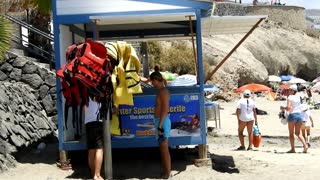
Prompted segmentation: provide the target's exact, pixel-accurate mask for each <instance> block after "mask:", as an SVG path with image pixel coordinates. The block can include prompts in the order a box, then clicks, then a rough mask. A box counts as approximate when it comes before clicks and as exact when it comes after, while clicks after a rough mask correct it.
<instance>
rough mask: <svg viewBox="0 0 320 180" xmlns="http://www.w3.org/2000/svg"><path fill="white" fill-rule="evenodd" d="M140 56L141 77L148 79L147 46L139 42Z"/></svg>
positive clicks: (145, 43)
mask: <svg viewBox="0 0 320 180" xmlns="http://www.w3.org/2000/svg"><path fill="white" fill-rule="evenodd" d="M140 52H141V55H142V56H143V58H142V59H143V61H142V62H143V76H144V77H149V57H148V44H147V42H141V50H140Z"/></svg>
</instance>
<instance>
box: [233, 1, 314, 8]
mask: <svg viewBox="0 0 320 180" xmlns="http://www.w3.org/2000/svg"><path fill="white" fill-rule="evenodd" d="M237 1H238V0H237ZM258 1H259V0H258ZM266 1H267V0H260V2H266ZM270 1H271V0H269V2H270ZM242 2H244V3H252V0H242ZM281 3H286V5H294V6H302V7H305V8H306V9H320V0H281Z"/></svg>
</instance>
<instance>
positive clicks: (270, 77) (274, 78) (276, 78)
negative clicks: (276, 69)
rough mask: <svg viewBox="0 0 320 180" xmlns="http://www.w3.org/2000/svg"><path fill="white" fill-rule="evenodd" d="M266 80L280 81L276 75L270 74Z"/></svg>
mask: <svg viewBox="0 0 320 180" xmlns="http://www.w3.org/2000/svg"><path fill="white" fill-rule="evenodd" d="M268 81H269V82H281V78H280V77H279V76H276V75H270V76H268Z"/></svg>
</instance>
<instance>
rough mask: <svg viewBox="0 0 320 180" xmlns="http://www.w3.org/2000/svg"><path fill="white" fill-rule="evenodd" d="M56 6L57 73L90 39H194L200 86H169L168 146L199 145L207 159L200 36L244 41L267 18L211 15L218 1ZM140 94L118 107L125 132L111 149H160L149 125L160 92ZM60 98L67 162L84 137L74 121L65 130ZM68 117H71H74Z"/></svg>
mask: <svg viewBox="0 0 320 180" xmlns="http://www.w3.org/2000/svg"><path fill="white" fill-rule="evenodd" d="M52 7H53V20H54V21H53V22H54V23H53V27H54V35H55V36H54V42H55V43H54V49H55V63H56V69H58V68H59V67H61V65H62V64H64V63H65V61H66V60H65V52H66V48H67V47H68V46H69V45H71V44H73V43H75V42H83V41H84V40H85V39H87V38H92V39H98V40H102V41H126V42H139V41H140V42H141V41H143V42H144V41H150V40H153V41H154V40H179V39H183V40H191V41H193V42H194V43H195V44H194V47H196V49H194V54H195V67H196V72H197V78H198V83H197V85H194V86H175V87H169V91H170V94H171V97H170V112H169V115H170V119H171V121H172V130H171V137H170V139H169V145H170V146H173V147H174V146H179V145H198V146H199V159H206V158H207V150H206V143H207V142H206V118H205V109H204V108H205V106H204V103H205V100H204V82H205V80H206V79H205V77H204V74H203V62H202V36H210V35H218V34H234V33H243V34H245V36H244V38H243V39H242V40H241V41H243V40H244V39H245V38H246V37H247V36H248V35H249V34H250V33H251V32H252V31H253V29H254V28H256V27H257V26H258V25H259V24H260V23H261V22H262V21H263V19H265V18H266V16H241V17H240V16H236V17H234V16H228V17H220V16H219V17H217V16H212V12H213V9H214V3H213V2H211V1H209V0H175V1H172V0H90V1H78V0H55V1H52ZM212 38H214V36H213V37H212ZM241 43H242V42H239V43H238V44H237V45H236V46H235V47H234V48H233V49H232V50H231V52H230V53H229V54H228V55H227V57H229V56H230V55H231V54H232V52H233V51H234V50H235V49H236V48H237V47H238V46H239V45H240V44H241ZM227 57H226V58H225V59H224V60H223V61H222V62H221V63H219V65H218V66H217V67H218V68H219V67H220V66H221V65H222V64H223V62H224V61H225V60H226V59H227ZM141 63H142V64H143V62H141ZM216 70H217V68H216V69H215V70H214V71H213V72H212V74H213V73H214V72H215V71H216ZM60 90H61V86H60V80H59V79H58V78H57V92H60ZM142 90H143V93H141V94H135V95H134V97H133V98H134V105H133V106H128V105H123V106H120V109H119V111H120V115H119V117H120V118H119V119H120V124H121V134H120V135H119V136H112V137H111V147H112V148H134V147H154V146H158V142H157V140H156V138H155V136H154V129H153V126H152V125H151V126H150V124H152V123H151V122H152V121H153V109H152V108H153V107H154V103H155V95H156V94H155V93H156V90H155V89H154V88H142ZM57 95H58V101H57V107H58V129H59V151H60V159H66V157H65V156H66V155H65V154H66V153H65V152H66V151H73V150H84V149H86V140H85V135H83V134H82V135H80V138H79V137H78V138H75V135H74V134H75V131H77V130H79V129H76V128H75V127H73V126H72V123H71V120H69V121H68V123H69V124H68V129H66V127H65V120H64V98H63V96H62V95H61V93H58V94H57ZM70 111H71V110H70ZM69 114H70V116H71V114H72V113H69ZM191 116H193V117H194V116H197V118H199V120H200V124H199V125H198V126H196V127H193V128H190V127H189V126H188V125H189V124H190V122H191V119H192V117H191ZM69 118H70V119H71V118H72V117H69ZM81 127H82V128H83V127H84V125H82V126H81ZM80 131H81V130H80ZM84 132H85V131H84V130H82V133H84Z"/></svg>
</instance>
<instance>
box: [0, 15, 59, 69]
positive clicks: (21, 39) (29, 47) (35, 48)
mask: <svg viewBox="0 0 320 180" xmlns="http://www.w3.org/2000/svg"><path fill="white" fill-rule="evenodd" d="M1 16H2V17H4V18H5V19H7V20H9V21H11V22H13V23H15V24H16V25H18V26H19V29H20V31H22V28H25V29H27V30H28V31H31V32H33V33H35V34H37V35H40V36H42V37H44V38H45V39H47V40H48V41H49V44H50V45H52V47H51V48H50V49H52V50H51V51H48V50H45V49H43V47H42V46H41V45H36V44H33V43H30V42H29V41H27V40H26V39H28V36H26V35H24V34H22V33H20V35H19V36H18V35H17V34H14V33H12V42H14V43H16V44H18V45H19V46H20V47H21V48H23V49H24V50H26V51H27V52H29V53H32V54H35V55H36V56H38V57H41V58H43V59H44V60H45V61H44V62H45V63H48V64H49V65H50V69H52V68H54V67H53V62H54V50H53V42H54V35H53V34H52V33H46V32H43V31H41V30H40V29H38V28H35V27H33V26H32V25H30V24H28V23H26V22H24V21H21V20H19V19H17V18H14V17H12V16H10V15H8V14H3V15H1Z"/></svg>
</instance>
